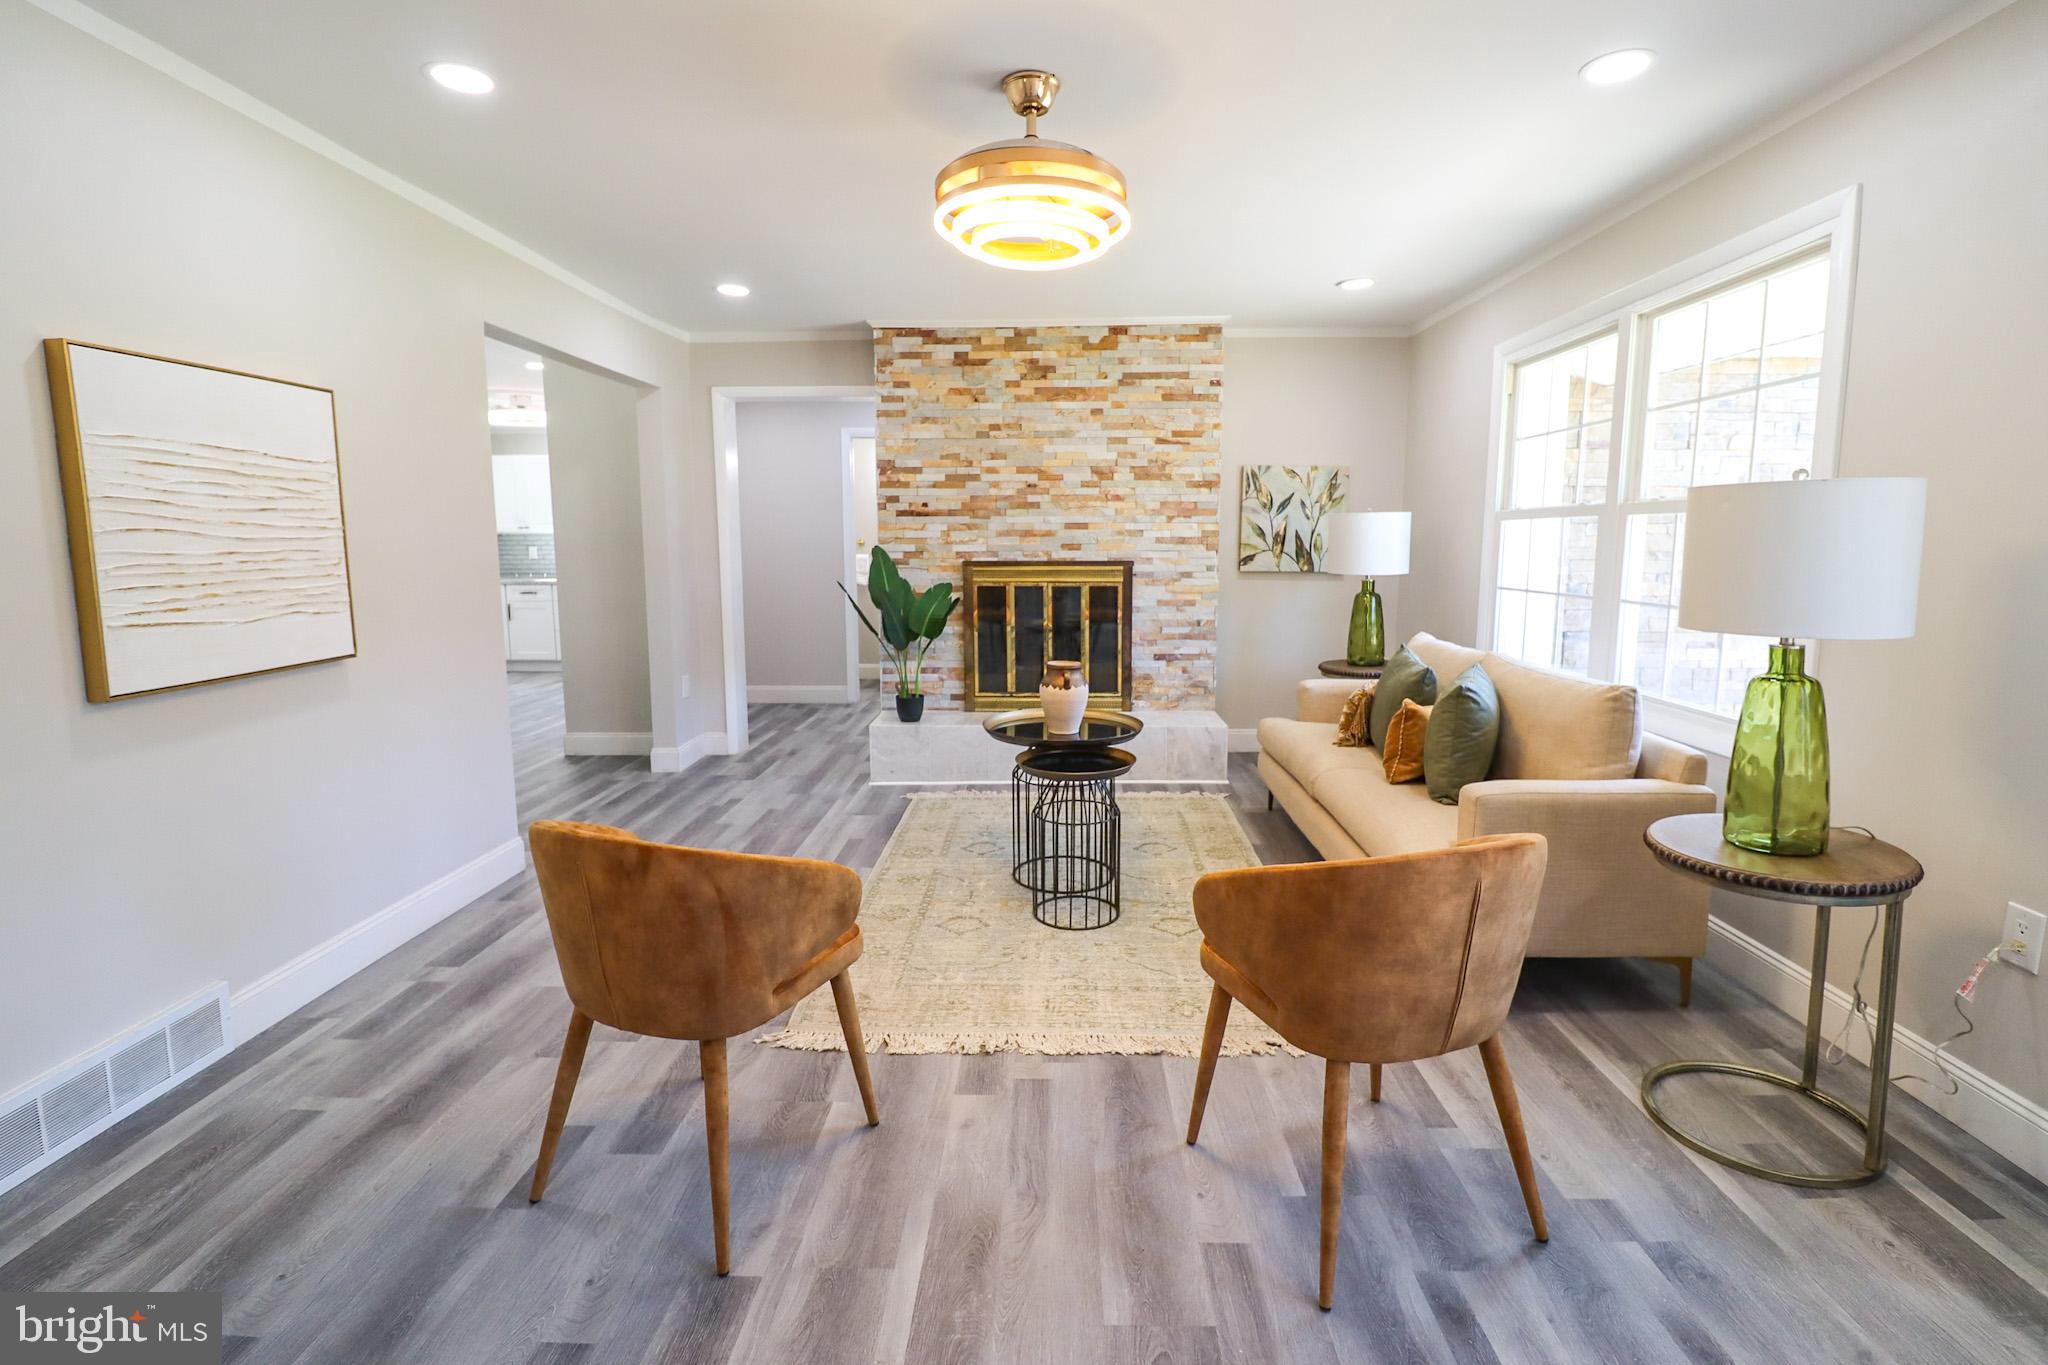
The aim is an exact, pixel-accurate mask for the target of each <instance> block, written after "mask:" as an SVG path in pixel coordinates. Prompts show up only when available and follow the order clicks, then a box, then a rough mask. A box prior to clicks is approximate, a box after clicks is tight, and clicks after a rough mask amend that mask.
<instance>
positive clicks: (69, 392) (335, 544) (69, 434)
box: [43, 337, 357, 702]
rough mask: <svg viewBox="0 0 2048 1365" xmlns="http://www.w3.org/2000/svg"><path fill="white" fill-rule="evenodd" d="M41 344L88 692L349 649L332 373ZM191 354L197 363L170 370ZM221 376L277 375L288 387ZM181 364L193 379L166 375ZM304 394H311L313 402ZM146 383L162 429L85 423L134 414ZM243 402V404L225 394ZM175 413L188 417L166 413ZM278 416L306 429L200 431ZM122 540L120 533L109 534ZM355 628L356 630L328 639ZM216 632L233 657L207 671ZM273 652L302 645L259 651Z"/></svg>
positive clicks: (145, 397) (272, 422) (232, 672)
mask: <svg viewBox="0 0 2048 1365" xmlns="http://www.w3.org/2000/svg"><path fill="white" fill-rule="evenodd" d="M43 356H44V361H45V364H46V366H47V368H48V370H49V380H50V407H51V414H52V416H53V418H54V419H55V423H56V434H57V458H58V468H59V473H60V478H61V481H62V484H63V489H64V515H65V526H66V531H67V535H68V537H69V541H70V550H71V574H72V585H73V592H74V596H75V598H76V601H77V608H78V638H79V649H80V653H81V655H82V658H83V662H84V666H85V692H86V699H87V700H88V701H91V702H111V701H121V700H126V699H128V698H131V697H141V696H150V695H154V694H156V693H161V692H176V691H182V690H184V689H187V688H191V687H201V686H204V685H206V684H208V683H215V682H227V681H230V680H232V679H236V678H249V677H257V676H261V675H263V674H267V673H280V672H285V671H288V670H292V669H298V668H306V667H310V666H312V665H314V664H321V663H332V662H335V661H337V660H341V659H352V658H354V657H356V653H357V640H356V621H355V586H354V582H353V578H352V575H351V570H350V566H349V556H348V526H347V517H346V512H345V508H344V500H343V497H342V486H341V430H340V423H339V419H338V416H337V414H336V412H335V401H334V391H333V390H332V389H327V388H323V387H321V386H319V385H316V384H305V383H301V382H299V381H296V380H289V379H277V378H274V377H272V376H270V375H262V374H254V373H251V372H250V371H247V370H234V369H228V368H226V367H224V366H219V365H207V364H202V363H200V362H197V361H190V360H179V359H176V358H174V357H171V356H160V355H152V354H150V353H148V352H146V351H134V350H127V349H124V348H122V347H117V346H103V345H97V344H95V343H91V342H82V341H73V340H71V339H69V338H64V337H52V338H49V339H47V340H45V341H44V342H43ZM134 362H144V363H143V364H141V365H137V364H135V363H134ZM156 366H169V367H174V369H173V370H172V371H159V370H156V369H154V368H153V367H156ZM182 370H189V371H191V372H193V374H192V375H191V376H184V375H180V374H178V373H176V371H182ZM202 376H204V377H202ZM222 377H225V379H223V378H222ZM225 381H250V382H252V383H253V384H257V385H266V386H276V389H277V392H275V393H273V392H270V391H268V390H262V389H251V388H246V387H244V386H241V385H238V384H234V383H230V382H225ZM181 382H184V383H187V384H189V385H192V386H194V387H189V388H187V389H185V390H183V391H179V390H176V389H174V388H173V387H172V386H175V385H177V384H179V383H181ZM124 385H125V387H124ZM202 390H203V391H204V392H202ZM309 394H310V395H318V398H317V399H314V400H312V401H311V403H310V404H309V403H308V400H307V399H306V397H305V395H309ZM152 398H154V399H155V401H157V402H158V403H159V404H161V408H162V411H163V412H164V413H165V414H166V420H167V422H168V427H167V428H166V430H165V431H161V432H157V433H154V434H151V433H149V432H146V431H137V432H112V431H98V430H91V429H88V424H87V422H86V421H85V420H84V418H82V416H81V411H82V408H91V409H93V410H94V412H95V413H96V414H99V415H102V416H118V417H133V416H134V415H136V414H137V413H139V412H144V411H147V410H148V409H149V408H150V406H151V403H152ZM173 399H175V400H177V401H171V400H173ZM235 402H239V403H240V404H241V406H242V409H243V410H242V411H229V410H227V408H228V407H230V406H232V405H233V403H235ZM295 405H296V406H295ZM320 405H324V409H325V419H326V420H325V423H324V425H325V441H324V445H322V444H321V443H320V438H319V434H318V427H319V425H320V423H319V422H318V416H319V413H318V411H317V409H318V407H319V406H320ZM117 424H118V425H123V426H128V425H134V426H142V425H144V424H142V423H137V422H133V421H122V422H119V423H117ZM179 426H182V427H183V428H184V429H185V431H186V433H187V434H184V435H177V434H173V433H172V432H171V431H170V430H169V428H170V427H179ZM270 427H275V428H277V430H278V433H279V436H280V437H281V438H283V444H290V443H291V442H292V441H302V442H306V443H308V444H302V445H300V446H297V447H295V448H294V449H293V450H292V451H291V452H289V453H288V452H286V451H284V450H282V449H278V450H273V449H270V448H268V447H267V446H248V447H244V446H238V445H234V444H232V443H216V442H209V441H206V440H203V439H200V437H201V436H202V435H203V434H206V433H208V432H213V431H218V432H221V433H228V432H233V431H236V430H249V429H267V428H270ZM300 450H309V451H311V452H313V454H312V456H311V457H308V456H306V455H303V454H300V453H298V452H299V451H300ZM323 452H324V462H323V459H322V458H321V456H322V454H323ZM96 467H97V474H96V472H95V469H96ZM330 483H331V492H330V491H329V490H328V487H327V485H328V484H330ZM266 501H267V502H268V503H269V505H266ZM330 503H331V509H332V527H331V531H330V530H329V528H328V504H330ZM330 541H331V546H330ZM103 542H105V545H104V546H103ZM117 543H118V544H119V545H122V546H125V547H126V548H124V549H119V550H118V551H114V547H115V545H116V544H117ZM103 548H105V549H108V550H109V551H113V553H103V552H102V551H103ZM207 575H211V577H208V576H207ZM287 580H289V586H285V584H286V581H287ZM297 618H308V619H305V620H300V619H297ZM110 632H113V633H114V638H113V639H112V640H111V641H110ZM344 635H345V640H346V646H345V648H337V647H335V646H336V645H338V644H340V642H341V639H342V637H343V636H344ZM209 646H211V657H213V658H214V659H217V660H218V661H219V662H220V666H221V667H222V669H223V671H219V672H210V671H207V670H208V669H209V668H211V667H213V666H214V665H212V664H210V663H209V662H208V658H209ZM271 653H275V654H277V655H279V656H291V657H279V660H278V662H275V663H264V662H262V660H263V658H264V657H265V656H266V655H267V654H271ZM242 664H249V665H251V666H246V667H245V666H241V665H242ZM187 674H192V675H193V676H186V675H187Z"/></svg>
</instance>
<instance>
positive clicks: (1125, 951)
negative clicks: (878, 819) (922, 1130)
mask: <svg viewBox="0 0 2048 1365" xmlns="http://www.w3.org/2000/svg"><path fill="white" fill-rule="evenodd" d="M1118 802H1119V804H1120V805H1121V806H1122V809H1123V915H1122V917H1121V918H1120V919H1118V920H1117V922H1116V923H1115V924H1112V925H1109V926H1108V927H1106V928H1102V929H1089V930H1076V931H1067V930H1060V929H1052V928H1048V927H1046V926H1045V925H1043V924H1040V923H1039V922H1038V921H1036V920H1034V919H1033V918H1032V917H1031V893H1030V892H1028V891H1026V890H1024V889H1023V888H1022V887H1020V886H1018V885H1017V884H1016V883H1015V882H1014V881H1012V880H1011V879H1010V797H1009V795H1008V793H1006V792H1005V793H981V792H974V793H962V794H952V793H949V794H943V795H919V796H913V797H911V798H910V808H909V809H908V810H907V811H905V812H904V814H903V820H902V822H901V823H900V824H898V825H897V827H896V833H895V834H894V836H892V837H891V838H890V840H889V844H888V847H887V848H885V849H884V850H883V852H882V858H881V861H880V862H879V863H877V864H876V866H875V870H874V872H873V873H872V874H871V875H870V876H869V877H868V879H867V893H866V896H865V897H864V899H863V900H862V902H861V911H860V927H861V936H862V938H863V939H865V940H866V951H865V952H864V954H863V955H862V957H861V959H860V961H859V962H858V963H856V964H854V967H853V988H854V995H855V998H856V999H858V1000H859V1002H860V1017H861V1027H862V1030H863V1032H864V1033H865V1034H866V1035H867V1043H868V1046H869V1047H870V1048H871V1049H874V1050H876V1051H886V1052H892V1053H988V1052H1030V1053H1041V1054H1046V1055H1052V1056H1064V1055H1079V1054H1085V1053H1121V1054H1126V1055H1139V1054H1148V1053H1164V1054H1167V1055H1170V1056H1178V1057H1193V1056H1198V1055H1200V1053H1201V1048H1202V1024H1203V1020H1204V1019H1205V1017H1206V1016H1207V1013H1208V1008H1209V988H1210V981H1209V978H1208V976H1207V975H1205V974H1204V973H1203V971H1202V967H1201V962H1200V960H1199V956H1198V950H1199V948H1200V945H1201V942H1202V934H1201V930H1200V929H1199V928H1197V927H1196V925H1195V916H1194V906H1193V901H1192V899H1191V896H1192V892H1193V890H1194V885H1195V880H1196V878H1198V877H1200V876H1201V875H1202V874H1203V873H1205V872H1215V871H1219V870H1221V869H1225V868H1233V867H1248V866H1253V865H1256V864H1257V862H1258V861H1259V859H1258V855H1257V854H1256V853H1255V852H1253V850H1252V845H1251V841H1250V840H1249V839H1248V838H1246V837H1245V832H1244V829H1243V827H1242V826H1240V825H1239V824H1238V822H1237V816H1236V815H1235V814H1234V813H1232V811H1231V809H1230V806H1229V804H1228V802H1227V801H1226V799H1225V798H1223V797H1221V796H1207V795H1199V796H1198V795H1182V794H1178V793H1153V792H1132V793H1125V794H1120V795H1119V797H1118ZM756 1041H758V1042H763V1043H770V1044H773V1045H775V1046H777V1047H787V1048H798V1049H802V1050H805V1051H812V1052H834V1051H842V1050H844V1048H845V1042H844V1040H843V1039H842V1038H841V1037H840V1033H839V1017H838V1014H837V1012H836V1011H835V1010H834V1008H833V1005H832V996H831V992H829V991H822V990H821V991H818V992H816V993H814V994H813V995H811V996H810V997H809V998H808V999H806V1000H805V1001H803V1003H801V1004H799V1005H798V1006H797V1007H796V1009H795V1010H794V1011H793V1012H792V1013H791V1014H790V1018H789V1023H788V1026H787V1027H785V1028H783V1029H781V1030H779V1031H777V1032H773V1033H768V1034H763V1035H761V1036H760V1037H759V1038H757V1039H756ZM1223 1050H1224V1051H1225V1052H1226V1053H1230V1054H1232V1055H1238V1056H1242V1055H1248V1054H1253V1053H1268V1052H1281V1051H1288V1052H1291V1051H1293V1049H1291V1048H1289V1047H1287V1045H1286V1044H1284V1043H1282V1042H1281V1041H1280V1039H1279V1038H1278V1037H1277V1036H1276V1035H1275V1034H1274V1033H1273V1032H1272V1031H1271V1030H1270V1029H1268V1028H1267V1027H1266V1026H1265V1025H1264V1024H1262V1023H1260V1022H1259V1021H1258V1020H1257V1019H1256V1018H1254V1017H1253V1016H1252V1014H1251V1013H1250V1012H1249V1011H1247V1010H1243V1009H1239V1010H1234V1011H1233V1012H1232V1014H1231V1019H1230V1031H1229V1033H1228V1034H1226V1035H1225V1038H1224V1047H1223Z"/></svg>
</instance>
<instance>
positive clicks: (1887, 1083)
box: [1642, 812, 1926, 1189]
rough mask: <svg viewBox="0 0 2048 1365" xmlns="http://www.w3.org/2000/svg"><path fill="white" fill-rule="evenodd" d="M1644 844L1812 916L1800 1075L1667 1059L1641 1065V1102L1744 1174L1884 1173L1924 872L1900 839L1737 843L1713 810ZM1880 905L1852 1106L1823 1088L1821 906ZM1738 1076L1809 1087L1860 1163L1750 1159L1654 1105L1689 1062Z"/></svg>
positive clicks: (1869, 1176)
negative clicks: (1858, 1103)
mask: <svg viewBox="0 0 2048 1365" xmlns="http://www.w3.org/2000/svg"><path fill="white" fill-rule="evenodd" d="M1643 842H1645V843H1647V844H1648V845H1649V846H1650V852H1652V853H1654V854H1655V855H1656V856H1657V858H1658V859H1659V860H1660V861H1662V862H1663V863H1664V864H1666V865H1667V866H1669V867H1672V868H1675V869H1676V870H1678V871H1679V872H1682V873H1684V874H1685V875H1687V876H1692V877H1701V878H1704V879H1705V880H1707V881H1709V882H1712V883H1714V884H1715V885H1717V886H1725V887H1727V888H1728V889H1730V890H1731V891H1740V892H1742V893H1743V894H1744V895H1749V896H1760V897H1762V898H1764V899H1765V900H1772V901H1783V902H1787V903H1789V904H1794V905H1811V906H1812V907H1813V908H1814V911H1813V913H1814V920H1813V985H1812V987H1811V989H1810V991H1809V994H1808V996H1807V1005H1806V1053H1805V1058H1804V1062H1803V1064H1802V1065H1801V1067H1800V1069H1799V1074H1798V1075H1797V1076H1786V1075H1782V1074H1780V1073H1779V1072H1776V1071H1766V1070H1764V1069H1762V1068H1761V1067H1754V1066H1741V1065H1738V1064H1737V1063H1734V1062H1712V1061H1683V1062H1666V1063H1664V1064H1663V1065H1662V1066H1654V1067H1651V1068H1650V1069H1649V1070H1648V1071H1646V1072H1644V1073H1643V1089H1642V1096H1643V1110H1644V1112H1645V1113H1647V1114H1649V1116H1650V1118H1651V1120H1652V1121H1654V1122H1655V1123H1656V1125H1657V1126H1658V1127H1659V1128H1662V1129H1663V1130H1664V1131H1665V1132H1667V1133H1669V1134H1670V1135H1671V1136H1672V1137H1674V1138H1677V1139H1678V1140H1679V1141H1680V1142H1682V1143H1684V1144H1685V1145H1686V1146H1688V1147H1690V1148H1692V1150H1694V1151H1695V1152H1698V1153H1700V1155H1702V1156H1706V1157H1711V1158H1712V1159H1713V1160H1715V1161H1718V1162H1720V1163H1721V1164H1722V1165H1723V1166H1731V1167H1733V1168H1734V1169H1736V1170H1738V1171H1743V1172H1746V1173H1747V1174H1749V1175H1754V1176H1760V1177H1762V1178H1763V1179H1765V1180H1775V1181H1778V1182H1779V1183H1780V1184H1784V1185H1803V1186H1806V1187H1808V1188H1811V1189H1841V1188H1843V1187H1845V1186H1849V1185H1861V1184H1864V1183H1865V1182H1867V1181H1871V1180H1875V1179H1877V1177H1878V1176H1879V1175H1882V1174H1883V1173H1884V1164H1885V1155H1884V1109H1885V1097H1886V1095H1887V1093H1888V1092H1889V1090H1890V1088H1891V1065H1892V1028H1893V1025H1894V1023H1895V1022H1896V1018H1895V1016H1896V1014H1897V1010H1898V995H1899V940H1900V934H1901V931H1902V930H1903V928H1904V924H1905V910H1906V897H1907V896H1908V895H1909V894H1910V893H1911V892H1912V890H1913V888H1914V887H1916V886H1918V885H1919V884H1920V880H1921V878H1922V877H1923V876H1925V875H1926V874H1925V872H1924V871H1923V870H1922V869H1921V867H1920V864H1919V862H1918V861H1917V860H1915V859H1914V857H1913V856H1912V855H1911V854H1909V853H1907V852H1906V851H1905V850H1904V849H1901V848H1895V847H1893V846H1892V845H1891V844H1888V843H1885V842H1884V841H1883V840H1881V839H1874V838H1871V837H1870V836H1868V835H1864V834H1859V833H1855V832H1854V831H1850V830H1841V829H1838V830H1836V831H1834V833H1833V834H1832V835H1831V836H1830V837H1829V839H1828V850H1827V852H1825V853H1822V854H1819V855H1817V856H1815V857H1811V858H1784V857H1774V856H1772V855H1770V854H1765V853H1751V852H1750V851H1749V850H1747V849H1742V848H1737V847H1736V846H1735V845H1733V844H1731V843H1729V842H1728V841H1726V840H1725V839H1723V838H1722V837H1721V817H1720V815H1719V814H1718V813H1711V812H1710V813H1706V814H1701V815H1672V816H1667V817H1666V818H1664V819H1662V820H1659V821H1656V822H1655V823H1654V824H1652V825H1651V826H1650V827H1649V829H1647V830H1645V831H1644V833H1643ZM1852 905H1875V906H1882V907H1883V909H1882V910H1881V912H1880V913H1881V914H1882V916H1883V919H1884V961H1883V964H1882V966H1881V969H1880V975H1879V978H1878V988H1877V1022H1876V1024H1875V1026H1874V1030H1873V1031H1874V1032H1875V1034H1876V1038H1875V1041H1873V1042H1872V1043H1871V1046H1870V1107H1869V1109H1868V1110H1866V1111H1865V1112H1864V1113H1861V1114H1859V1113H1857V1112H1856V1110H1855V1109H1854V1108H1853V1107H1851V1106H1850V1105H1849V1104H1848V1103H1847V1102H1846V1101H1844V1100H1841V1099H1838V1098H1837V1097H1835V1096H1833V1095H1830V1094H1828V1093H1827V1092H1826V1091H1824V1090H1822V1089H1821V1088H1820V1045H1821V1013H1822V1006H1823V1005H1824V1004H1825V1003H1826V998H1827V996H1826V992H1827V970H1828V915H1829V912H1830V911H1831V910H1833V909H1834V908H1835V907H1837V906H1852ZM1702 1071H1704V1072H1710V1073H1713V1074H1715V1075H1722V1076H1745V1077H1747V1078H1749V1079H1750V1080H1753V1081H1766V1082H1769V1083H1770V1084H1772V1085H1778V1086H1783V1087H1784V1088H1785V1089H1787V1090H1791V1091H1794V1092H1796V1093H1798V1094H1801V1095H1804V1096H1806V1098H1808V1099H1810V1100H1812V1101H1814V1102H1815V1103H1816V1104H1819V1105H1821V1106H1823V1107H1825V1108H1827V1109H1829V1110H1831V1111H1833V1112H1834V1113H1836V1114H1838V1115H1840V1116H1841V1117H1843V1118H1846V1119H1848V1120H1849V1121H1850V1122H1851V1123H1854V1124H1856V1125H1857V1126H1858V1127H1860V1128H1862V1129H1863V1134H1864V1136H1863V1164H1862V1165H1861V1166H1858V1167H1857V1168H1856V1169H1855V1170H1852V1171H1832V1172H1807V1171H1784V1170H1778V1169H1776V1168H1774V1167H1770V1166H1762V1165H1758V1164H1757V1163H1756V1162H1753V1161H1747V1160H1745V1159H1743V1158H1742V1157H1739V1156H1736V1155H1734V1154H1733V1153H1732V1152H1725V1151H1722V1150H1720V1149H1719V1148H1717V1147H1711V1146H1709V1145H1708V1144H1706V1143H1705V1142H1702V1141H1701V1140H1700V1139H1699V1138H1697V1137H1694V1136H1693V1135H1692V1134H1690V1133H1687V1132H1685V1131H1684V1130H1682V1129H1680V1128H1679V1127H1678V1126H1677V1125H1676V1124H1674V1123H1673V1122H1672V1121H1671V1120H1670V1118H1669V1117H1667V1116H1666V1115H1665V1113H1664V1111H1663V1110H1662V1109H1660V1108H1658V1106H1657V1094H1656V1088H1657V1083H1658V1082H1660V1081H1662V1080H1665V1079H1667V1078H1668V1077H1671V1076H1680V1075H1685V1074H1687V1073H1689V1072H1702Z"/></svg>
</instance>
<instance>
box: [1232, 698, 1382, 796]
mask: <svg viewBox="0 0 2048 1365" xmlns="http://www.w3.org/2000/svg"><path fill="white" fill-rule="evenodd" d="M1259 749H1260V751H1261V752H1262V753H1264V754H1265V755H1266V756H1267V757H1269V758H1271V759H1272V760H1273V761H1274V762H1275V763H1278V764H1279V765H1280V766H1281V767H1283V768H1285V769H1286V770H1287V771H1288V773H1289V774H1290V775H1291V776H1292V777H1293V778H1294V780H1295V781H1297V782H1299V783H1300V784H1301V785H1302V786H1304V787H1306V788H1308V790H1309V795H1311V796H1313V795H1315V783H1316V779H1317V778H1318V777H1320V776H1321V775H1322V774H1324V773H1326V772H1330V771H1334V770H1342V769H1345V768H1356V767H1367V768H1371V769H1372V770H1373V771H1374V772H1378V771H1379V768H1380V757H1379V755H1378V754H1376V753H1374V752H1373V751H1372V750H1370V749H1348V748H1343V747H1340V746H1339V745H1338V743H1337V727H1336V726H1334V725H1331V724H1328V723H1326V722H1324V721H1319V720H1288V719H1286V718H1285V717H1282V716H1268V717H1266V719H1264V720H1262V721H1260V722H1259Z"/></svg>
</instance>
